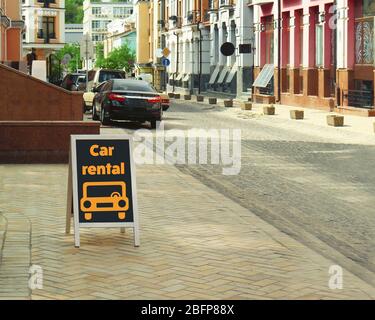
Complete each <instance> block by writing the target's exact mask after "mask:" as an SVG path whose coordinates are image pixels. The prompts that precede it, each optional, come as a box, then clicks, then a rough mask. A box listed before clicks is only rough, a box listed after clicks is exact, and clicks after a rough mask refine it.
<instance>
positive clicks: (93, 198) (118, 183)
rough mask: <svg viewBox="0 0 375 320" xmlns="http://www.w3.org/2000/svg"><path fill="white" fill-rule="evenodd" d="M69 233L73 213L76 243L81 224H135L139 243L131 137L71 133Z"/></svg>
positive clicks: (102, 225) (86, 226)
mask: <svg viewBox="0 0 375 320" xmlns="http://www.w3.org/2000/svg"><path fill="white" fill-rule="evenodd" d="M70 145H71V150H70V160H69V178H68V199H67V215H66V233H70V222H71V217H72V213H73V220H74V244H75V247H79V246H80V235H79V230H80V228H100V227H102V228H112V227H118V228H121V232H125V228H133V231H134V232H133V234H134V245H135V246H139V224H138V207H137V197H136V179H135V166H134V163H133V158H132V138H131V137H128V136H124V135H71V139H70Z"/></svg>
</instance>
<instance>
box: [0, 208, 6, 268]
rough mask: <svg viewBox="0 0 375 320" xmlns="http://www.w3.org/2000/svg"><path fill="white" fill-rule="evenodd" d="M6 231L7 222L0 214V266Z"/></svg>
mask: <svg viewBox="0 0 375 320" xmlns="http://www.w3.org/2000/svg"><path fill="white" fill-rule="evenodd" d="M7 230H8V220H7V218H6V217H5V216H4V215H3V214H2V213H0V265H1V261H2V258H3V248H4V243H5V238H6V234H7Z"/></svg>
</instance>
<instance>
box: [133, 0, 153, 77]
mask: <svg viewBox="0 0 375 320" xmlns="http://www.w3.org/2000/svg"><path fill="white" fill-rule="evenodd" d="M134 12H135V28H136V30H137V41H136V43H137V44H136V61H135V74H136V75H137V76H139V75H141V74H144V73H147V74H151V75H152V74H153V68H152V62H153V46H152V39H153V33H152V28H153V14H152V13H153V8H152V5H151V2H150V1H146V0H138V1H137V2H136V3H135V5H134Z"/></svg>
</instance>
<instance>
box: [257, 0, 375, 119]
mask: <svg viewBox="0 0 375 320" xmlns="http://www.w3.org/2000/svg"><path fill="white" fill-rule="evenodd" d="M252 4H253V5H254V29H255V48H256V51H255V63H254V66H255V67H254V72H255V77H257V75H258V74H259V73H260V72H261V70H262V69H263V67H264V66H267V68H271V67H273V68H274V76H273V79H270V81H269V82H268V84H267V86H266V87H265V86H264V83H263V84H262V86H257V87H256V88H255V90H254V97H253V98H254V100H255V101H258V102H273V101H274V100H276V101H277V102H279V103H281V104H287V105H296V106H306V107H316V108H327V109H328V108H331V109H332V108H333V107H337V106H338V107H339V110H340V111H341V110H346V111H352V112H358V111H362V110H363V111H364V112H365V113H367V114H372V113H374V115H375V112H374V110H371V109H373V108H374V36H375V34H374V16H375V1H371V0H359V1H355V0H337V1H332V0H280V3H278V1H275V2H274V1H265V0H258V1H253V3H252ZM279 8H280V13H279ZM279 18H280V21H281V22H280V23H281V29H280V30H279V27H278V26H279ZM279 31H280V34H279ZM279 38H280V41H279ZM279 43H280V51H279V47H278V45H279ZM263 78H264V77H263ZM267 80H268V79H267Z"/></svg>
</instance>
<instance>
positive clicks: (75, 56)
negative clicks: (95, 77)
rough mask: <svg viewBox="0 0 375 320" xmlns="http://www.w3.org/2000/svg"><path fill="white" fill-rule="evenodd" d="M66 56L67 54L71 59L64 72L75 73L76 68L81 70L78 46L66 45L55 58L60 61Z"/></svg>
mask: <svg viewBox="0 0 375 320" xmlns="http://www.w3.org/2000/svg"><path fill="white" fill-rule="evenodd" d="M66 54H69V55H70V56H71V57H72V59H71V60H70V62H69V63H68V65H67V66H66V70H67V71H68V72H75V71H76V70H77V68H78V69H80V68H82V63H81V57H80V49H79V45H76V44H66V45H65V46H64V48H62V49H61V50H59V51H58V52H57V54H56V56H57V58H58V59H59V60H60V61H61V60H62V59H63V58H64V55H66Z"/></svg>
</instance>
